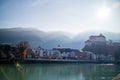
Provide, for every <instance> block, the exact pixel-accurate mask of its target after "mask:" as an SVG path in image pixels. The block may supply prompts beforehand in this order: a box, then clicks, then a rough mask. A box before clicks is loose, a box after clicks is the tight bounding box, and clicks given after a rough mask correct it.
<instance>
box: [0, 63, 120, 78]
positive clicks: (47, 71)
mask: <svg viewBox="0 0 120 80" xmlns="http://www.w3.org/2000/svg"><path fill="white" fill-rule="evenodd" d="M2 68H3V70H4V72H5V73H6V75H7V76H8V78H10V80H48V79H49V80H58V79H60V80H72V79H76V80H90V79H91V80H100V79H103V78H105V79H106V78H107V79H108V80H111V79H112V76H115V75H116V74H117V73H118V71H117V70H118V69H120V67H119V65H117V66H115V65H100V64H24V65H23V68H24V71H25V73H24V76H22V74H21V73H20V72H19V71H18V70H17V69H16V67H15V66H13V65H8V66H2ZM116 68H117V69H116ZM116 72H117V73H116ZM11 73H12V74H11ZM107 79H106V80H107Z"/></svg>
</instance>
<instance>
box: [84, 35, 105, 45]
mask: <svg viewBox="0 0 120 80" xmlns="http://www.w3.org/2000/svg"><path fill="white" fill-rule="evenodd" d="M92 43H106V37H105V36H104V35H102V34H100V35H98V36H90V37H89V39H88V40H87V41H86V42H85V44H86V45H91V44H92Z"/></svg>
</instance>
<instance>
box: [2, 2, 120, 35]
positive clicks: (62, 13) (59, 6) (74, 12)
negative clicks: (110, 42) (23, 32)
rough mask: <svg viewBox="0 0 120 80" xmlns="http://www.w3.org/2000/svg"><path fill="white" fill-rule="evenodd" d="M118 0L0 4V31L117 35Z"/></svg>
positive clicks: (119, 24)
mask: <svg viewBox="0 0 120 80" xmlns="http://www.w3.org/2000/svg"><path fill="white" fill-rule="evenodd" d="M119 14H120V0H0V28H15V27H25V28H26V27H28V28H35V29H39V30H43V31H64V32H70V33H75V34H78V33H80V32H84V31H90V30H104V31H110V32H111V31H112V32H120V29H119V27H120V15H119Z"/></svg>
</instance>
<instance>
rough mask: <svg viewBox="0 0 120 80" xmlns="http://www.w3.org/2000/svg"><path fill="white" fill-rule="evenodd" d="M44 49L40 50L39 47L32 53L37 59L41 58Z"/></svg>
mask: <svg viewBox="0 0 120 80" xmlns="http://www.w3.org/2000/svg"><path fill="white" fill-rule="evenodd" d="M44 51H45V50H44V49H43V48H41V47H40V46H39V47H38V48H35V49H34V53H35V55H36V56H37V57H43V56H44V55H45V54H44Z"/></svg>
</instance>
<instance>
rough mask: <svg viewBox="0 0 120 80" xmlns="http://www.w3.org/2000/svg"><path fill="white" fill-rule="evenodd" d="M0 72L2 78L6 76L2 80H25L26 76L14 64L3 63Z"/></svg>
mask: <svg viewBox="0 0 120 80" xmlns="http://www.w3.org/2000/svg"><path fill="white" fill-rule="evenodd" d="M0 72H1V73H2V75H3V76H2V77H1V78H4V79H2V80H24V76H23V75H22V74H21V73H20V72H19V71H18V69H17V68H16V67H15V66H14V65H12V64H11V65H10V64H8V65H7V64H6V65H1V66H0Z"/></svg>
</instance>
